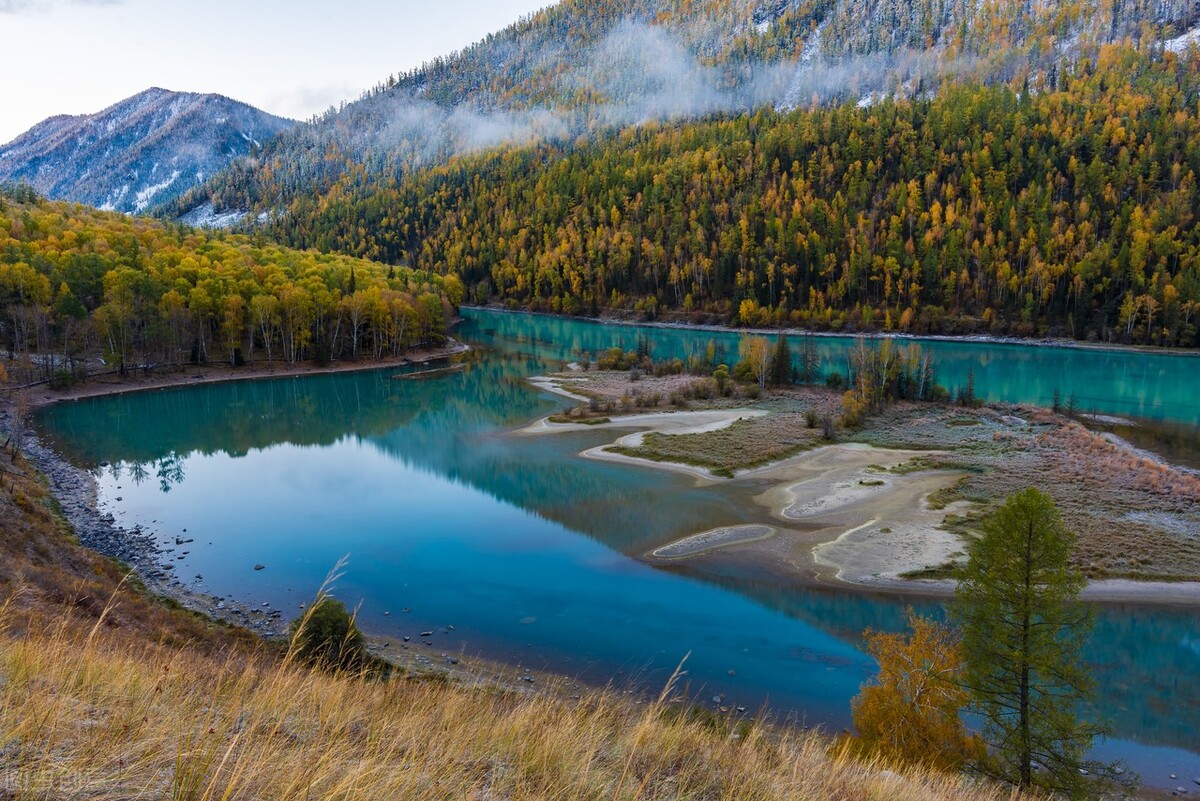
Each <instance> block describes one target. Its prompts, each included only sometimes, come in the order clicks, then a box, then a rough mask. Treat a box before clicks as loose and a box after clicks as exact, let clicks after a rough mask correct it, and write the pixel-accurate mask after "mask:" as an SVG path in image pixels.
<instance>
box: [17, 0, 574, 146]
mask: <svg viewBox="0 0 1200 801" xmlns="http://www.w3.org/2000/svg"><path fill="white" fill-rule="evenodd" d="M551 2H552V0H393V1H392V2H387V0H336V2H318V0H205V1H204V2H202V3H200V2H184V0H0V75H4V76H6V77H5V79H4V80H3V81H0V143H4V142H8V141H10V140H12V139H14V138H15V137H17V136H18V135H19V134H21V133H22V132H24V131H25V130H26V129H28V128H29V127H31V126H32V125H34V124H36V123H38V122H40V121H41V120H44V119H45V118H47V117H51V116H54V115H55V114H83V113H91V112H96V111H100V110H102V109H104V108H107V107H108V106H110V105H112V104H113V103H115V102H117V101H118V100H122V99H124V98H126V97H129V96H130V95H133V94H136V93H138V92H140V91H142V90H143V89H148V88H150V87H151V86H160V87H162V88H164V89H172V90H175V91H189V92H216V93H218V94H223V95H227V96H229V97H232V98H234V99H235V100H241V101H243V102H246V103H249V104H251V105H253V106H257V107H259V108H261V109H263V110H264V111H269V112H271V113H273V114H279V115H281V116H285V117H292V118H294V119H306V118H308V117H310V116H312V115H313V114H315V113H318V112H321V111H324V110H325V109H327V108H329V107H330V106H331V105H336V104H337V103H339V102H340V101H342V100H351V99H354V98H356V97H358V95H359V94H360V93H361V92H362V91H363V90H364V89H367V88H369V87H371V86H374V85H375V84H376V83H379V82H380V81H382V80H384V79H385V78H386V77H387V76H388V75H390V74H393V73H398V72H403V71H405V70H407V69H410V68H412V67H416V66H419V65H420V64H421V63H422V62H424V61H427V60H429V59H432V58H434V57H436V56H439V55H447V54H449V53H451V52H453V51H455V50H458V49H460V48H462V47H465V46H466V45H469V44H471V43H472V42H475V41H478V40H479V39H481V38H483V37H484V36H486V35H487V34H488V33H491V32H493V31H498V30H500V29H501V28H504V27H505V26H507V25H509V24H510V23H512V22H515V21H516V20H517V19H519V18H521V17H523V16H525V15H527V14H530V13H532V12H534V11H536V10H538V9H539V8H542V7H544V6H547V5H549V4H551Z"/></svg>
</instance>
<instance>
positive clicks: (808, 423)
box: [804, 409, 820, 428]
mask: <svg viewBox="0 0 1200 801" xmlns="http://www.w3.org/2000/svg"><path fill="white" fill-rule="evenodd" d="M819 422H820V417H818V415H817V411H816V409H809V410H808V411H807V412H805V413H804V425H805V427H806V428H816V427H817V423H819Z"/></svg>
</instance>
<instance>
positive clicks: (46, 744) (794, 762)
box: [0, 451, 1013, 801]
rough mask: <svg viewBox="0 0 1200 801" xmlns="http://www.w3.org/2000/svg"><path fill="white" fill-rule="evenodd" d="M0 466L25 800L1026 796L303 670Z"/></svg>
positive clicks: (437, 684) (595, 700)
mask: <svg viewBox="0 0 1200 801" xmlns="http://www.w3.org/2000/svg"><path fill="white" fill-rule="evenodd" d="M0 468H3V470H4V471H5V472H4V473H3V485H2V486H0V520H3V526H0V550H2V553H0V754H2V755H3V764H4V766H5V769H6V770H5V772H4V773H3V774H2V775H0V797H2V798H5V799H32V798H53V799H69V798H88V799H126V798H134V797H139V798H140V797H152V798H167V797H169V798H173V799H215V798H241V799H247V798H270V799H293V798H295V799H301V798H303V799H317V798H342V799H350V798H405V799H421V798H505V799H522V798H530V799H532V798H538V799H541V798H556V799H557V798H563V799H574V798H580V799H582V798H594V799H616V798H625V799H651V798H695V799H718V798H738V799H776V798H779V799H785V798H786V799H828V798H842V799H876V798H888V799H892V800H893V801H904V800H905V799H911V800H912V801H917V800H918V799H921V801H926V800H932V801H938V800H939V799H943V800H944V801H954V800H955V799H968V798H970V799H984V801H987V799H999V798H1011V797H1013V796H1012V795H1011V794H1010V793H1008V792H1005V791H1001V790H996V789H991V788H987V787H982V786H978V785H975V784H972V783H970V782H968V781H966V780H964V779H960V778H956V777H946V776H941V775H937V774H931V773H926V772H922V771H916V770H902V769H898V768H892V769H891V770H888V769H886V768H887V766H884V765H880V764H867V763H863V762H859V761H856V760H855V759H853V758H852V757H850V756H849V755H847V754H846V753H844V752H842V751H841V750H840V749H838V748H837V747H835V746H834V744H833V743H832V741H830V740H828V739H826V738H824V737H822V736H820V735H817V734H812V733H807V732H804V733H801V732H794V731H785V730H781V729H776V728H773V727H770V726H766V725H761V726H756V727H753V728H749V729H746V728H742V729H740V730H738V731H736V732H735V731H734V730H733V729H732V728H731V727H730V726H728V725H726V724H725V723H724V722H722V721H713V720H712V719H708V718H705V719H689V718H688V717H687V716H686V715H680V714H679V713H678V712H679V710H678V708H677V707H676V706H674V705H672V704H670V703H664V704H656V705H648V706H639V705H635V704H634V703H633V702H632V701H630V700H629V699H628V698H627V697H624V696H617V695H614V694H606V693H596V694H593V695H585V696H584V697H583V698H582V699H578V700H572V699H569V698H568V697H567V696H566V695H565V694H560V693H554V692H546V693H543V694H530V693H514V692H509V691H505V690H503V689H498V688H495V687H490V686H478V687H469V686H464V685H462V684H455V683H451V682H449V681H441V680H430V679H428V678H426V679H415V678H404V677H400V678H394V679H392V680H389V681H376V680H365V679H361V678H358V677H355V676H331V675H329V674H326V673H323V672H319V671H314V670H309V669H306V668H303V667H299V666H296V665H289V664H287V663H286V661H285V659H284V658H283V657H282V656H281V655H280V651H279V650H278V649H276V648H274V647H273V646H271V645H269V644H266V643H262V642H260V641H257V640H254V639H252V638H251V637H250V635H248V634H246V633H245V632H239V631H236V630H232V629H228V628H223V627H220V626H218V625H216V624H213V623H210V622H208V621H206V620H204V619H201V618H199V617H197V616H195V615H192V614H191V613H188V612H184V611H182V610H179V609H178V608H176V607H174V606H173V605H171V604H169V603H167V602H160V601H157V600H155V599H152V598H149V597H148V596H146V595H145V594H144V593H143V592H141V591H140V590H139V589H138V588H137V585H136V584H135V583H133V582H126V583H124V584H121V577H122V574H123V570H122V569H121V568H120V567H119V566H118V565H115V564H113V563H111V562H108V561H105V560H104V559H102V558H101V557H99V556H97V555H95V554H93V553H91V552H89V551H87V550H85V549H83V548H82V547H80V546H79V545H77V544H76V543H75V542H74V540H73V538H72V537H71V536H70V534H69V532H68V531H67V530H66V526H65V524H64V523H63V522H62V520H61V518H60V517H59V516H58V515H57V514H56V513H55V511H54V503H53V500H52V499H51V497H50V496H49V493H48V492H47V490H46V489H45V486H44V485H43V484H42V483H41V481H40V480H39V479H38V478H37V477H36V476H35V475H34V473H33V472H32V469H31V467H30V466H29V465H28V464H27V463H25V462H24V461H23V460H21V459H18V460H17V462H16V463H15V464H14V463H13V461H12V459H11V457H10V454H9V452H8V451H6V452H5V453H4V454H3V455H0ZM893 771H895V772H893Z"/></svg>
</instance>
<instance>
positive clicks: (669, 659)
mask: <svg viewBox="0 0 1200 801" xmlns="http://www.w3.org/2000/svg"><path fill="white" fill-rule="evenodd" d="M466 317H467V319H466V321H465V322H464V323H463V324H462V326H461V327H460V329H459V330H458V333H457V335H458V336H459V337H461V338H463V339H465V340H467V341H468V342H470V343H472V344H473V345H474V346H475V347H476V351H475V352H474V353H473V354H471V355H470V356H469V357H468V358H466V359H464V360H462V364H461V365H460V367H459V369H455V370H452V371H446V372H438V373H435V374H430V375H427V376H425V377H413V378H408V379H404V380H397V379H396V378H395V376H396V375H397V374H414V373H419V372H421V371H423V370H427V369H428V368H409V369H405V370H378V371H370V372H363V373H343V374H337V375H323V376H310V377H304V378H286V379H277V380H265V381H255V382H239V383H232V384H222V385H206V386H198V387H190V388H181V389H173V390H164V391H156V392H143V393H137V394H132V395H125V396H115V397H109V398H100V399H94V400H89V401H81V402H77V403H71V404H62V405H58V406H54V407H50V408H49V409H46V410H44V411H43V412H42V413H41V416H40V423H41V425H42V427H43V429H44V430H45V432H46V433H47V435H48V436H50V437H52V438H53V439H54V440H55V441H56V442H57V443H58V444H59V446H60V447H61V448H62V449H63V450H64V452H65V453H66V454H67V455H68V456H69V457H70V458H72V459H74V460H76V461H78V462H79V463H81V464H83V465H86V466H89V467H92V468H94V469H96V471H97V474H98V476H99V487H100V499H101V503H102V504H103V505H105V506H106V507H107V508H110V509H111V510H112V511H113V512H114V514H116V515H118V518H119V519H120V521H121V522H122V523H124V524H126V525H133V524H135V523H136V524H141V525H143V526H145V527H147V528H148V529H150V530H152V531H154V532H156V533H157V534H158V535H159V536H160V537H161V538H162V540H163V542H164V543H169V544H170V545H171V546H172V547H173V544H174V538H175V537H176V536H177V535H181V534H184V529H186V534H185V536H186V537H187V538H193V539H194V540H195V541H194V542H193V543H191V544H189V545H186V546H183V547H182V548H180V549H178V550H179V551H183V550H187V551H189V553H188V555H187V556H186V557H185V558H184V559H182V560H175V559H174V556H177V555H178V553H175V554H171V555H170V557H171V561H172V562H173V563H174V564H176V565H177V575H178V576H179V577H180V579H181V580H182V581H184V582H186V583H191V584H193V585H194V586H196V587H197V588H199V589H203V590H206V591H209V592H213V593H215V594H218V595H222V596H231V597H234V598H237V599H239V600H242V601H247V602H253V603H255V604H257V603H260V602H263V601H266V602H269V603H270V604H271V605H272V606H273V607H274V608H278V609H283V610H286V611H287V612H288V614H291V613H292V612H294V611H296V610H298V608H299V605H300V604H301V603H304V602H306V601H308V600H310V599H311V597H312V595H313V593H314V591H315V590H316V588H317V587H318V586H319V585H320V584H321V582H322V580H323V579H324V577H325V576H326V574H327V572H328V571H329V570H330V568H331V567H332V566H333V565H334V564H335V563H337V562H338V560H339V559H341V558H342V557H343V556H347V555H348V559H349V561H348V563H347V566H346V568H345V571H344V575H343V576H342V577H341V578H340V579H339V581H338V582H337V595H338V596H339V597H341V598H342V599H343V600H345V601H347V603H349V604H350V605H352V606H353V605H356V604H360V605H361V610H360V619H361V621H362V622H363V625H364V626H365V627H366V628H367V629H368V630H371V631H375V632H379V633H386V634H394V635H406V636H410V637H412V638H413V640H414V644H413V645H411V647H414V648H418V649H420V650H421V651H422V652H426V653H428V655H429V656H431V658H434V659H440V658H441V656H440V655H441V654H443V653H444V654H451V655H457V654H460V653H465V654H481V655H484V656H487V657H490V658H494V659H498V660H503V661H505V662H508V663H511V664H513V665H520V666H523V667H526V668H534V669H542V668H545V669H549V670H553V671H556V672H561V673H565V674H567V675H571V676H577V677H580V678H581V679H584V680H586V681H588V682H592V683H601V684H602V683H606V682H609V681H617V682H632V683H633V684H634V685H636V686H638V687H640V688H643V689H646V690H649V691H657V690H658V689H660V688H661V686H662V685H663V683H664V682H665V681H666V680H667V678H668V677H669V676H670V674H671V672H672V671H673V670H674V669H675V668H676V666H677V665H678V664H679V663H680V661H681V660H682V659H683V658H684V657H685V656H687V655H689V654H690V656H688V659H687V663H686V666H685V667H686V670H687V676H686V680H687V681H689V682H690V684H691V689H692V691H693V693H694V694H695V695H696V696H697V697H698V698H700V699H702V700H705V701H706V702H709V703H712V699H713V698H714V697H717V696H721V695H724V696H725V698H724V699H723V700H722V702H721V703H722V704H726V705H729V706H738V705H743V706H746V707H748V708H749V709H751V710H756V709H758V708H759V707H760V706H761V705H763V704H768V705H769V709H770V710H771V712H772V714H774V715H775V716H776V717H793V718H795V719H798V720H802V721H804V722H806V723H812V724H823V725H825V726H828V727H831V728H835V729H836V728H840V727H843V726H846V725H848V719H849V699H850V698H851V697H852V696H853V695H854V694H855V693H856V692H857V690H858V687H859V685H860V684H861V683H862V682H863V681H864V680H866V679H867V678H869V677H870V675H871V673H872V664H871V661H870V660H869V659H868V658H867V657H866V656H865V655H864V654H863V653H862V652H861V651H860V650H859V648H858V645H859V638H860V635H861V632H862V631H863V630H864V629H866V628H868V627H873V628H880V629H896V628H899V627H900V626H901V625H902V621H903V617H904V610H905V606H906V603H907V602H905V601H903V600H902V599H896V598H891V597H888V596H883V595H864V594H856V593H849V592H844V591H835V590H812V589H804V588H799V587H787V586H781V585H780V584H779V583H778V582H777V581H767V580H764V579H762V578H761V577H759V576H756V575H755V574H754V573H753V572H746V573H744V574H739V573H738V572H737V571H736V570H730V571H729V574H728V575H725V576H713V575H706V576H698V575H685V574H683V573H680V572H667V571H663V570H658V569H655V568H651V567H649V566H647V565H645V564H644V563H642V562H640V561H638V560H637V559H636V558H635V557H636V556H637V555H639V554H642V553H644V552H645V551H647V550H648V549H650V548H652V547H654V546H656V545H658V544H661V543H663V542H665V541H668V540H670V539H673V538H675V537H678V536H681V535H683V534H687V533H692V532H695V531H698V530H703V529H707V528H711V527H713V526H715V525H722V524H727V523H737V522H744V521H746V520H747V519H750V518H748V517H747V515H751V514H753V511H752V510H747V508H746V506H745V504H744V503H742V502H741V497H740V496H738V495H737V494H736V492H735V491H734V488H731V487H730V486H728V485H721V486H716V487H696V486H694V484H693V482H692V481H691V480H690V479H688V478H687V477H684V476H680V475H677V474H674V473H670V472H666V471H661V470H655V469H645V468H640V467H630V466H625V465H616V464H609V463H603V462H595V461H592V460H585V459H582V458H579V457H578V455H577V454H578V453H579V451H581V450H583V449H585V448H587V447H590V446H592V445H596V444H599V443H601V442H605V441H608V440H610V439H611V434H610V433H606V432H584V433H580V434H571V435H557V436H553V437H536V438H532V437H514V436H511V435H510V433H509V432H511V431H512V430H513V429H515V428H518V427H521V426H523V425H525V424H527V423H528V422H529V421H531V420H533V419H536V418H537V417H539V416H542V415H545V414H548V413H551V412H553V411H554V410H556V409H558V408H561V407H562V406H563V402H562V401H561V400H560V399H558V398H555V397H554V396H551V395H548V394H545V393H542V392H538V391H536V390H534V389H533V388H531V387H530V386H529V385H528V384H526V383H525V382H524V380H523V378H524V377H526V376H529V375H536V374H540V373H545V372H547V371H551V370H556V369H559V368H560V367H561V366H562V364H563V363H564V362H565V361H568V360H571V359H574V358H577V357H578V356H579V355H580V353H581V352H596V351H598V350H601V349H603V348H605V347H609V346H612V345H619V346H622V347H625V348H632V347H633V346H634V344H635V343H636V340H637V337H638V336H639V335H644V336H649V337H651V339H652V341H653V346H654V349H655V352H656V355H659V356H675V355H678V356H684V355H686V354H687V353H688V352H694V351H695V350H697V349H699V348H702V347H703V345H704V343H705V342H706V341H707V340H708V339H710V338H711V339H715V340H717V342H718V344H719V346H721V347H724V348H726V349H727V352H728V353H731V354H732V353H735V352H736V338H735V337H734V336H733V335H729V334H717V335H714V334H710V333H707V332H706V333H698V332H692V331H681V330H668V329H634V328H631V327H627V326H614V325H598V324H591V323H584V322H580V321H572V320H561V319H553V318H546V317H533V316H529V315H516V314H504V313H497V312H485V311H474V310H469V311H467V312H466ZM819 344H820V347H821V348H822V350H823V353H824V355H825V358H826V364H827V366H836V365H837V364H839V360H843V361H844V358H845V353H846V350H847V349H848V347H849V346H850V340H839V339H832V338H830V339H822V340H820V343H819ZM925 347H928V348H929V349H930V350H931V351H933V352H934V354H935V357H936V360H937V364H938V366H939V371H940V375H941V380H942V382H943V383H945V384H947V385H950V386H954V385H956V384H961V383H965V378H966V371H967V367H968V366H969V365H973V366H974V372H975V381H976V387H977V391H978V393H979V394H980V395H982V396H984V397H987V398H989V399H991V400H1010V401H1019V402H1043V403H1045V402H1048V401H1049V399H1050V397H1051V396H1052V395H1053V393H1054V390H1055V389H1058V390H1059V392H1060V394H1061V395H1062V397H1064V398H1067V397H1070V396H1072V395H1074V396H1075V398H1076V402H1077V404H1078V405H1079V406H1080V408H1087V409H1092V410H1095V411H1102V412H1108V413H1118V414H1131V415H1138V416H1143V417H1153V418H1156V419H1161V420H1165V421H1169V422H1172V423H1175V424H1179V425H1182V426H1196V425H1200V408H1198V406H1197V403H1198V398H1197V397H1196V395H1197V393H1195V392H1192V391H1188V388H1189V387H1191V386H1194V378H1193V370H1194V368H1195V366H1196V365H1197V364H1200V362H1197V361H1196V360H1195V359H1192V358H1190V357H1182V356H1175V357H1172V356H1159V355H1149V354H1130V353H1115V352H1104V351H1091V350H1071V349H1045V348H1030V347H1020V346H1007V345H981V344H972V343H948V342H932V343H925ZM101 463H109V464H110V466H109V467H108V468H104V469H101V468H99V467H98V466H99V465H100V464H101ZM256 564H263V565H266V569H265V570H262V571H255V570H254V569H253V568H254V565H256ZM406 608H407V609H409V610H410V611H407V612H406V611H404V610H405V609H406ZM921 611H925V612H929V613H934V614H936V613H937V611H938V609H937V606H936V605H928V604H927V605H924V606H923V607H922V609H921ZM1198 617H1200V616H1198V615H1197V613H1196V610H1170V609H1146V608H1138V607H1135V606H1111V607H1104V608H1103V609H1102V610H1100V612H1099V614H1098V616H1097V618H1098V619H1097V626H1096V630H1095V633H1094V636H1093V641H1092V647H1091V651H1090V653H1089V654H1088V655H1087V658H1088V659H1089V661H1091V663H1092V664H1093V665H1094V666H1095V669H1096V672H1097V676H1098V680H1099V682H1100V689H1101V692H1100V694H1099V698H1100V702H1099V708H1098V709H1097V710H1095V714H1098V715H1100V716H1102V717H1104V718H1106V719H1109V720H1111V721H1112V722H1113V724H1114V726H1115V732H1116V740H1115V741H1114V742H1111V743H1108V744H1106V746H1105V748H1106V749H1109V750H1115V751H1116V752H1119V753H1120V754H1122V755H1123V756H1124V757H1125V758H1126V759H1128V760H1129V761H1130V762H1131V765H1132V767H1134V768H1135V769H1138V770H1140V771H1141V772H1143V773H1144V774H1145V775H1146V778H1147V779H1148V780H1151V782H1152V783H1155V784H1164V783H1168V779H1167V778H1166V773H1167V772H1169V771H1170V770H1173V771H1174V772H1177V773H1178V774H1179V775H1185V774H1186V775H1188V776H1190V775H1200V756H1198V752H1200V733H1198V732H1197V729H1196V726H1195V721H1196V720H1198V719H1200V634H1198V633H1197V628H1198V627H1197V621H1198ZM429 630H432V631H434V632H435V634H434V636H433V637H432V638H430V639H431V640H432V644H431V645H428V646H424V645H416V644H415V643H416V641H419V640H420V639H421V638H420V637H418V636H417V635H418V634H419V633H420V632H422V631H429ZM1168 766H1171V767H1170V768H1169V769H1168Z"/></svg>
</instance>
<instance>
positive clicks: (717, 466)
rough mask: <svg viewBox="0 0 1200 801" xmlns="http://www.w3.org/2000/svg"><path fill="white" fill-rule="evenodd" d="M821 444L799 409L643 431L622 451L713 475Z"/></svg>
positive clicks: (816, 430)
mask: <svg viewBox="0 0 1200 801" xmlns="http://www.w3.org/2000/svg"><path fill="white" fill-rule="evenodd" d="M822 444H824V443H823V441H822V439H821V429H820V428H808V427H807V426H806V423H805V420H804V416H803V414H801V413H799V412H776V413H774V414H771V415H768V416H766V417H752V418H749V419H746V420H739V421H737V422H736V423H734V424H732V425H730V426H728V427H727V428H722V429H720V430H718V431H708V432H705V433H703V434H660V433H657V432H655V433H650V434H647V435H646V436H645V437H644V438H643V440H642V446H641V447H639V448H624V449H622V452H624V453H626V454H627V455H630V456H637V457H641V458H643V459H653V460H655V461H663V462H681V463H683V464H692V465H696V466H699V467H706V468H708V469H709V470H710V471H711V472H712V473H714V474H715V475H722V476H730V475H732V474H733V473H734V472H736V471H737V470H746V469H750V468H753V467H758V466H759V465H764V464H769V463H771V462H776V461H779V460H780V459H786V458H787V457H789V456H794V455H795V454H797V453H800V452H801V451H805V450H808V449H809V448H815V447H818V446H819V445H822Z"/></svg>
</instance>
